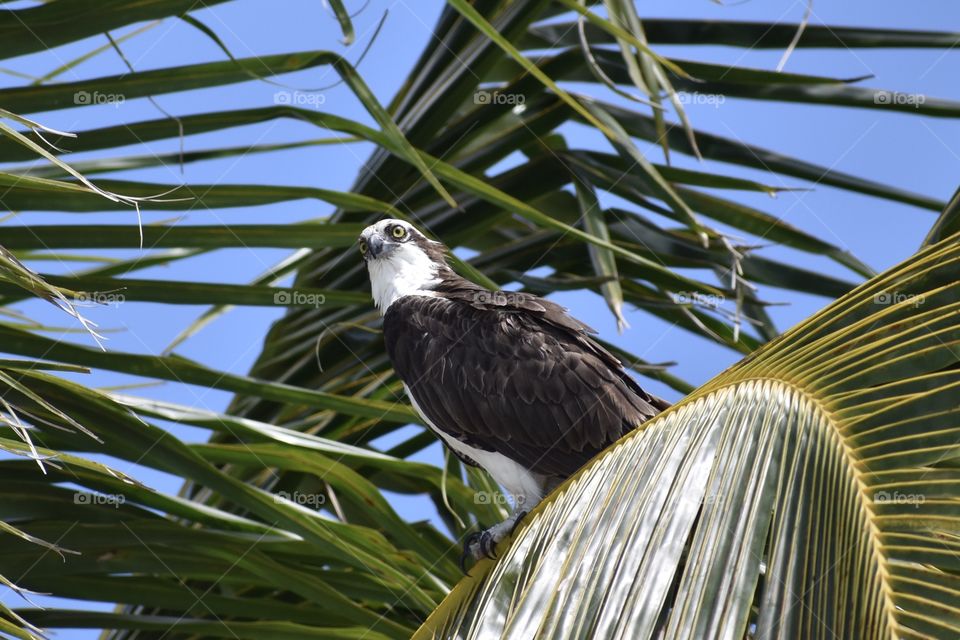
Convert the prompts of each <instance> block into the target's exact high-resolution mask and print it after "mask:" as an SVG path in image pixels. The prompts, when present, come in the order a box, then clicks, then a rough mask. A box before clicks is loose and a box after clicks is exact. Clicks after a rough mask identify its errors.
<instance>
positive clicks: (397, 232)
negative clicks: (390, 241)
mask: <svg viewBox="0 0 960 640" xmlns="http://www.w3.org/2000/svg"><path fill="white" fill-rule="evenodd" d="M390 235H392V236H393V237H394V238H396V239H397V240H402V239H403V238H404V237H406V235H407V230H406V229H404V228H403V227H401V226H400V225H396V226H394V227H393V228H392V229H390Z"/></svg>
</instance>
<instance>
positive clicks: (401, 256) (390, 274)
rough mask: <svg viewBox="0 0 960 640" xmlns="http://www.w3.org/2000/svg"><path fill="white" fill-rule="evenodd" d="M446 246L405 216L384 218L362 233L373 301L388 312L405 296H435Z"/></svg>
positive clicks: (363, 254)
mask: <svg viewBox="0 0 960 640" xmlns="http://www.w3.org/2000/svg"><path fill="white" fill-rule="evenodd" d="M443 252H444V248H443V245H442V244H440V243H439V242H434V241H433V240H428V239H427V238H426V236H424V235H423V234H422V233H420V232H419V231H417V229H416V228H414V227H413V225H411V224H409V223H407V222H404V221H403V220H393V219H388V220H381V221H380V222H377V223H376V224H372V225H370V226H369V227H367V228H366V229H364V230H363V233H361V234H360V255H362V256H363V259H364V260H365V261H366V263H367V271H368V272H369V273H370V286H371V289H372V291H373V301H374V303H375V304H376V305H377V308H378V309H380V313H381V314H384V313H386V312H387V307H389V306H390V305H391V304H392V303H393V302H394V301H395V300H397V299H398V298H402V297H403V296H434V295H436V293H435V292H434V291H433V288H434V287H435V286H436V285H437V284H438V283H439V282H440V275H439V270H440V269H441V268H442V267H445V266H446V261H445V259H444V257H443V256H444V253H443Z"/></svg>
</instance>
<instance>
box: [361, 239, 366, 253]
mask: <svg viewBox="0 0 960 640" xmlns="http://www.w3.org/2000/svg"><path fill="white" fill-rule="evenodd" d="M360 255H362V256H365V255H367V241H366V240H361V241H360Z"/></svg>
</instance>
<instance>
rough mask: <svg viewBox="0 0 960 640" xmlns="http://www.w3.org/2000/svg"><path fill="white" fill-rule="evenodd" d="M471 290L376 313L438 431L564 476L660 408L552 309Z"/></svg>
mask: <svg viewBox="0 0 960 640" xmlns="http://www.w3.org/2000/svg"><path fill="white" fill-rule="evenodd" d="M470 286H471V285H465V286H464V287H463V288H462V290H457V291H449V290H448V291H443V292H441V297H422V296H407V297H404V298H401V299H399V300H397V301H396V302H394V303H393V304H392V305H391V306H390V308H389V309H388V310H387V313H386V316H385V317H384V335H385V338H386V343H387V351H388V353H389V355H390V359H391V361H392V362H393V365H394V368H395V369H396V371H397V374H398V375H399V376H400V378H401V379H403V381H404V382H405V383H406V384H407V386H408V387H409V389H410V392H411V393H412V394H413V396H414V398H415V399H416V401H417V404H418V405H419V406H420V409H421V410H422V411H423V412H424V413H425V414H426V416H427V417H428V418H429V419H430V421H431V422H432V423H433V424H434V425H435V426H436V427H437V428H438V429H440V430H442V431H443V432H444V433H447V434H449V435H451V436H453V437H455V438H458V439H460V440H461V441H463V442H466V443H467V444H469V445H471V446H474V447H477V448H480V449H485V450H492V451H497V452H499V453H501V454H503V455H506V456H508V457H510V458H512V459H513V460H516V461H517V462H519V463H521V464H522V465H524V466H525V467H527V468H528V469H531V470H532V471H534V472H536V473H541V474H544V475H550V476H559V477H567V476H569V475H570V474H572V473H573V472H574V471H576V470H577V469H578V468H580V467H581V466H583V464H584V463H585V462H586V461H587V460H589V459H590V458H591V457H593V456H594V455H595V454H596V453H598V452H599V451H601V450H602V449H604V448H605V447H606V446H608V445H609V444H611V443H612V442H614V441H615V440H617V439H618V438H620V437H621V436H622V435H623V434H624V433H626V432H627V431H630V430H631V429H633V428H635V427H636V426H637V425H638V424H640V423H641V422H643V421H644V420H647V419H649V418H650V417H652V416H654V415H656V414H657V413H659V412H660V411H661V410H662V409H663V408H665V407H666V406H668V405H667V403H665V402H664V401H662V400H660V399H659V398H655V397H653V396H651V395H649V394H647V393H646V392H644V391H643V389H641V388H640V387H639V385H637V384H636V382H635V381H634V380H633V379H632V378H630V376H629V375H628V374H627V373H626V372H625V371H624V370H623V368H622V367H621V366H620V364H619V362H618V361H617V360H616V358H614V357H613V356H612V355H611V354H609V353H608V352H607V351H606V350H604V349H603V348H602V347H600V346H599V345H598V344H597V343H596V342H594V341H593V340H592V339H591V338H590V337H589V335H588V334H587V331H589V328H588V327H586V325H583V324H582V323H580V322H578V321H577V320H575V319H573V318H571V317H570V316H569V315H567V314H566V312H565V311H564V310H563V308H562V307H560V306H559V305H556V304H554V303H552V302H549V301H547V300H543V299H540V298H537V297H535V296H528V295H526V294H509V293H501V294H496V293H492V292H488V291H485V290H479V289H477V290H473V291H470V290H469V288H470ZM484 294H486V295H484ZM510 296H512V297H510Z"/></svg>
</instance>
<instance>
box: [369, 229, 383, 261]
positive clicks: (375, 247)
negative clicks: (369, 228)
mask: <svg viewBox="0 0 960 640" xmlns="http://www.w3.org/2000/svg"><path fill="white" fill-rule="evenodd" d="M381 254H383V238H381V237H380V236H378V235H372V236H370V238H369V239H368V240H367V255H369V256H370V258H371V259H374V260H376V259H377V258H379V257H380V256H381Z"/></svg>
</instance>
